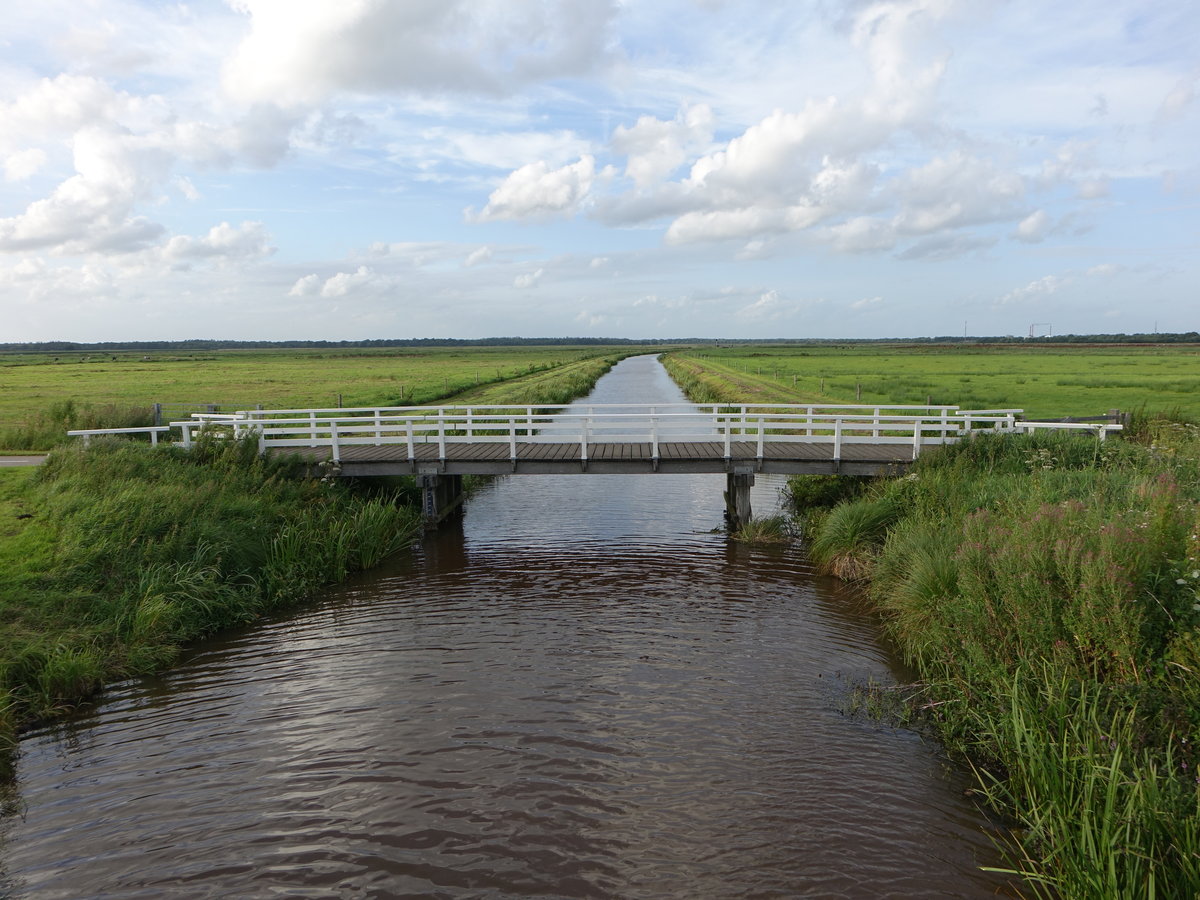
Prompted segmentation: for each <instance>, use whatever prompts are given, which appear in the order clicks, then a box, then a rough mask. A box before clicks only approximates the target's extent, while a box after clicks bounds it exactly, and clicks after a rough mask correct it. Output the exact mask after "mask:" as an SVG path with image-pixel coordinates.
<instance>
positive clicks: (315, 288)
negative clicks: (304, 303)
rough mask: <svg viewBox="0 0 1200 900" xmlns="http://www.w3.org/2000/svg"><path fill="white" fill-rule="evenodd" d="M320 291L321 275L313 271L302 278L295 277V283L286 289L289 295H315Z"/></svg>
mask: <svg viewBox="0 0 1200 900" xmlns="http://www.w3.org/2000/svg"><path fill="white" fill-rule="evenodd" d="M320 292H321V276H320V275H317V274H316V273H315V272H314V273H313V274H312V275H305V276H303V277H302V278H297V279H296V283H295V284H293V285H292V289H291V290H290V291H288V296H289V297H315V296H316V295H317V294H319V293H320Z"/></svg>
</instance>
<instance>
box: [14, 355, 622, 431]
mask: <svg viewBox="0 0 1200 900" xmlns="http://www.w3.org/2000/svg"><path fill="white" fill-rule="evenodd" d="M631 352H636V351H635V349H634V348H630V347H627V346H623V347H620V348H613V347H597V346H589V347H572V346H561V347H552V346H529V347H521V346H513V347H468V348H463V347H453V348H420V349H410V348H389V349H381V350H362V349H354V350H225V351H218V352H211V353H205V354H194V355H190V354H182V355H173V354H167V353H163V354H150V355H148V356H147V355H144V354H140V353H125V354H121V353H118V354H115V355H114V354H103V355H101V354H96V353H91V354H88V353H60V354H57V355H54V354H37V355H34V354H7V355H0V449H8V450H39V449H46V448H47V447H48V446H50V444H49V443H47V441H53V440H55V439H57V436H58V435H61V433H62V432H65V430H66V428H67V427H77V428H94V427H121V426H131V425H138V424H147V421H145V420H146V417H147V416H149V415H150V409H151V407H152V406H153V404H155V403H162V404H164V407H165V410H164V412H165V414H166V417H167V418H183V417H186V415H187V414H188V413H189V412H190V411H191V410H192V409H195V408H198V407H199V406H200V405H202V404H218V405H220V406H221V408H222V411H224V410H226V409H244V408H253V407H255V406H258V405H261V406H264V407H267V408H271V407H276V408H279V407H285V408H286V407H298V406H316V407H336V406H339V405H340V406H346V407H353V406H373V405H382V406H400V405H410V404H421V403H430V402H434V401H438V400H443V399H446V398H450V397H454V398H456V399H460V398H465V399H470V400H471V401H472V402H483V403H486V402H491V399H492V398H495V397H501V396H503V397H504V398H505V400H506V401H507V400H509V399H515V401H516V402H524V401H525V400H526V396H525V395H526V394H527V393H528V390H527V388H528V387H530V386H532V388H533V389H534V394H537V390H539V389H540V387H539V383H540V382H541V381H543V380H545V381H547V382H553V381H569V380H570V378H566V379H564V378H563V377H562V376H570V375H572V374H573V373H575V372H576V371H577V370H578V371H580V372H584V371H586V370H587V369H588V366H589V364H590V361H598V360H601V359H609V360H611V359H614V358H616V357H620V356H626V355H628V354H629V353H631ZM516 378H520V379H521V384H522V385H524V387H522V389H521V390H519V391H517V395H516V396H515V397H510V392H506V390H490V391H489V387H491V388H503V387H504V386H506V385H510V384H512V383H513V379H516ZM593 380H594V379H593ZM533 396H534V395H533V394H530V398H532V397H533ZM537 396H538V397H539V398H540V397H541V394H537ZM572 396H574V394H572ZM552 400H553V398H550V397H547V398H546V399H544V400H543V399H537V400H536V402H552ZM68 403H69V404H71V406H70V407H66V406H65V404H68ZM64 423H65V424H64Z"/></svg>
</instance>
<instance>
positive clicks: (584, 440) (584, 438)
mask: <svg viewBox="0 0 1200 900" xmlns="http://www.w3.org/2000/svg"><path fill="white" fill-rule="evenodd" d="M590 421H591V419H584V420H583V422H582V424H581V430H580V436H579V458H580V459H581V460H583V461H584V462H587V445H588V423H589V422H590Z"/></svg>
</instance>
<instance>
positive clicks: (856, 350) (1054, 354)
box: [671, 344, 1200, 420]
mask: <svg viewBox="0 0 1200 900" xmlns="http://www.w3.org/2000/svg"><path fill="white" fill-rule="evenodd" d="M671 357H672V358H674V359H676V360H678V361H679V363H680V364H681V366H682V368H683V370H684V371H683V374H684V375H685V376H687V375H688V373H689V371H690V375H691V377H692V378H694V379H698V380H700V381H704V380H706V377H707V379H708V380H710V381H711V388H712V389H713V390H716V391H718V392H719V391H720V390H721V389H722V385H724V389H725V392H726V393H728V392H729V391H730V389H732V391H733V392H734V393H736V394H737V395H739V396H745V397H753V398H754V399H755V400H759V401H763V402H766V401H779V402H802V401H811V402H817V403H847V402H849V403H853V402H862V403H896V404H922V405H923V404H927V403H932V404H946V403H953V404H957V405H958V406H960V407H962V408H964V409H994V408H1010V407H1011V408H1016V409H1023V410H1025V413H1026V415H1028V416H1029V417H1031V418H1039V417H1044V418H1050V417H1054V418H1057V417H1062V416H1097V415H1103V414H1105V413H1107V412H1108V411H1109V410H1110V409H1120V410H1123V411H1138V410H1143V409H1144V410H1145V411H1146V412H1169V413H1174V414H1176V415H1182V416H1184V417H1186V418H1189V419H1193V420H1195V419H1200V347H1198V346H1196V345H1187V344H1185V345H1173V346H1161V345H1159V346H1145V347H1141V346H1099V347H1093V346H1078V345H1062V344H1060V345H1049V346H1038V347H1022V346H1011V345H991V346H988V345H903V344H847V345H840V346H836V347H828V346H770V345H767V346H741V347H729V348H704V349H700V350H691V351H680V352H676V353H672V354H671ZM678 377H679V375H677V378H678ZM712 399H726V398H724V397H713V398H712Z"/></svg>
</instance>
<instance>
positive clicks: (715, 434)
mask: <svg viewBox="0 0 1200 900" xmlns="http://www.w3.org/2000/svg"><path fill="white" fill-rule="evenodd" d="M917 410H920V411H922V412H921V413H920V414H918V413H916V412H915V411H917ZM361 413H369V415H361ZM1020 414H1021V410H1019V409H991V410H963V409H959V408H958V407H957V406H950V405H946V406H928V405H927V406H906V405H893V406H887V405H875V404H844V405H839V404H772V403H745V404H721V403H708V404H683V403H655V404H650V403H606V404H587V405H579V406H568V407H563V406H533V405H529V404H520V405H517V404H503V405H502V404H481V405H473V404H472V405H457V406H434V407H427V406H409V407H382V406H381V407H361V408H352V409H296V410H243V411H239V412H237V413H194V414H193V415H192V417H191V418H190V419H187V420H183V421H178V422H171V423H170V425H168V426H156V427H154V428H124V429H122V428H113V429H87V430H78V431H70V432H68V434H71V435H80V436H82V437H83V438H84V441H85V443H86V442H87V441H88V439H89V438H90V437H91V436H92V435H98V434H120V433H149V434H150V435H151V440H152V441H153V442H154V443H157V442H158V435H159V434H161V433H163V432H166V431H169V430H170V429H171V428H178V429H179V430H180V433H181V440H182V443H183V445H184V446H185V447H190V446H191V445H192V434H193V432H194V431H197V430H200V431H204V430H210V429H217V433H218V434H219V435H223V436H228V434H229V433H230V431H229V430H227V429H230V430H231V432H232V434H233V435H235V436H239V435H242V434H247V433H250V434H255V435H256V436H257V437H258V442H259V448H260V450H261V451H263V452H265V451H266V450H267V449H268V448H270V447H279V448H283V447H329V448H331V450H332V452H333V456H334V458H335V459H339V458H340V454H341V448H342V447H344V446H348V445H354V444H375V445H385V444H404V445H406V446H407V455H408V458H409V459H410V460H413V459H415V458H416V453H417V451H416V446H417V444H430V443H434V442H436V444H437V448H438V450H437V452H438V458H439V459H442V460H444V459H446V454H447V451H446V448H447V446H448V445H452V444H457V443H488V442H504V443H507V444H508V445H509V453H510V456H511V457H512V459H513V460H514V462H515V461H516V458H517V453H518V449H517V447H518V438H520V441H521V442H524V443H529V442H532V443H575V444H578V445H579V454H580V455H579V458H580V459H581V460H582V461H585V462H586V460H587V457H588V448H589V445H592V444H595V443H605V442H613V443H619V442H639V443H646V444H649V445H650V447H651V453H652V456H653V458H654V459H658V457H659V453H660V449H661V445H662V443H663V442H664V441H665V442H669V441H672V440H673V441H685V440H686V441H697V442H699V441H713V442H718V443H720V444H723V446H724V454H725V457H726V458H730V457H731V453H732V444H733V443H734V442H735V441H736V442H738V443H749V444H751V445H752V446H753V447H754V450H755V454H756V456H757V457H758V458H759V459H761V458H762V457H763V454H764V452H765V450H764V446H765V444H766V443H767V442H768V441H770V442H772V443H832V444H833V458H834V459H840V458H841V452H842V447H843V445H844V444H851V443H880V444H896V443H911V445H912V453H913V458H914V459H916V458H917V457H918V456H919V455H920V453H921V449H922V447H923V446H926V445H930V444H943V443H950V442H953V441H956V440H958V439H959V438H961V437H964V436H967V435H970V434H974V433H977V432H981V431H982V432H987V431H999V432H1014V431H1035V430H1037V429H1039V428H1049V429H1058V430H1063V429H1066V430H1076V431H1078V430H1086V431H1089V432H1092V433H1094V434H1096V436H1097V437H1098V438H1099V439H1100V440H1104V439H1105V438H1106V437H1107V435H1108V433H1109V432H1111V431H1120V430H1122V426H1121V425H1119V424H1097V423H1090V422H1026V421H1022V420H1020V419H1019V418H1018V416H1019V415H1020Z"/></svg>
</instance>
